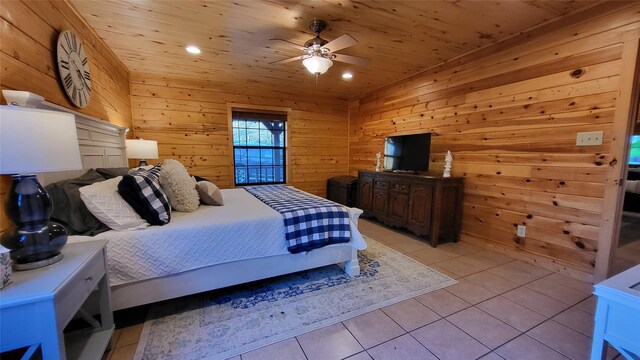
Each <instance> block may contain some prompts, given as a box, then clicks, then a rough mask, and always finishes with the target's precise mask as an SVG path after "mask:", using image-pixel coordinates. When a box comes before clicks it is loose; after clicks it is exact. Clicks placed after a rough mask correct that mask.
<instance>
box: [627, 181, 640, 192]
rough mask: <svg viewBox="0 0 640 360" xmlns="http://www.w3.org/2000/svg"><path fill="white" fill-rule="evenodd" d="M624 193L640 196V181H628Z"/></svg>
mask: <svg viewBox="0 0 640 360" xmlns="http://www.w3.org/2000/svg"><path fill="white" fill-rule="evenodd" d="M624 191H626V192H628V193H632V194H640V180H627V181H626V182H625V183H624Z"/></svg>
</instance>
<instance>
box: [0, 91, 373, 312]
mask: <svg viewBox="0 0 640 360" xmlns="http://www.w3.org/2000/svg"><path fill="white" fill-rule="evenodd" d="M36 96H37V95H36ZM5 97H6V94H5ZM31 105H32V106H33V107H37V108H41V109H49V110H58V111H65V112H68V113H72V114H74V115H75V116H76V128H77V131H78V141H79V143H80V153H81V156H82V165H83V168H84V170H81V171H67V172H60V173H49V174H46V175H43V176H38V177H39V178H40V181H41V183H42V184H44V185H46V184H49V183H52V182H55V181H59V180H63V179H69V178H73V177H77V176H79V175H81V174H82V173H84V172H85V171H86V170H88V169H91V168H98V167H128V161H127V158H126V152H125V133H126V132H127V130H128V129H126V128H123V127H120V126H117V125H113V124H110V123H108V122H105V121H102V120H99V119H96V118H92V117H89V116H86V115H84V114H81V113H78V112H75V111H72V110H69V109H66V108H63V107H60V106H58V105H55V104H51V103H48V102H46V101H44V100H42V101H41V102H40V101H38V102H36V103H35V104H31ZM347 209H348V210H349V215H350V217H351V219H352V221H353V222H354V223H355V224H356V225H357V224H358V218H359V217H360V215H361V214H362V210H360V209H356V208H347ZM107 246H108V245H107ZM331 264H340V265H341V266H343V268H344V271H345V272H346V273H347V274H348V275H350V276H355V275H358V274H359V273H360V264H359V263H358V253H357V250H356V249H355V248H354V247H353V246H351V245H350V244H334V245H329V246H325V247H323V248H320V249H316V250H313V251H310V252H307V253H298V254H285V255H276V256H269V257H263V258H257V259H247V260H240V261H233V262H228V263H223V264H218V265H213V266H208V267H204V268H199V269H195V270H190V271H185V272H181V273H178V274H173V275H169V276H164V277H159V278H153V279H148V280H142V281H137V282H132V283H128V284H121V285H116V286H112V287H111V304H112V307H113V310H120V309H125V308H130V307H133V306H138V305H144V304H149V303H153V302H157V301H162V300H167V299H172V298H176V297H180V296H185V295H191V294H196V293H200V292H204V291H208V290H214V289H220V288H223V287H227V286H231V285H237V284H243V283H247V282H250V281H255V280H261V279H266V278H270V277H274V276H278V275H285V274H290V273H293V272H297V271H302V270H307V269H313V268H317V267H321V266H325V265H331Z"/></svg>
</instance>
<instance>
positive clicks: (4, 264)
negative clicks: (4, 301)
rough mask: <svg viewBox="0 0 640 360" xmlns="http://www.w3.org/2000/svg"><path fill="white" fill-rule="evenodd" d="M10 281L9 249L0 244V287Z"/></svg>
mask: <svg viewBox="0 0 640 360" xmlns="http://www.w3.org/2000/svg"><path fill="white" fill-rule="evenodd" d="M9 283H11V258H10V257H9V249H6V248H4V247H2V246H0V289H2V288H3V287H5V286H7V285H9Z"/></svg>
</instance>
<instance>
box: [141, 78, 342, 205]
mask: <svg viewBox="0 0 640 360" xmlns="http://www.w3.org/2000/svg"><path fill="white" fill-rule="evenodd" d="M228 104H242V105H246V106H256V107H276V108H282V109H290V117H289V119H288V131H289V138H290V140H291V141H290V143H289V145H288V149H287V151H288V153H289V164H288V165H289V167H290V171H289V173H290V174H291V177H290V178H289V179H287V182H288V183H290V184H291V185H294V186H296V187H298V188H300V189H302V190H305V191H308V192H311V193H314V194H317V195H320V196H325V194H326V180H327V179H328V178H330V177H333V176H337V175H345V174H347V172H348V142H347V131H348V120H347V100H346V99H336V98H326V97H322V96H319V95H314V94H310V95H307V96H305V95H303V94H300V93H298V92H295V91H291V90H289V89H287V87H286V86H285V85H283V86H282V87H279V88H266V87H264V86H261V85H260V84H246V85H243V84H225V83H216V82H210V81H205V80H202V81H197V80H185V79H176V78H169V77H158V76H154V75H149V74H131V106H132V114H133V132H134V136H135V137H139V138H143V139H149V140H157V141H158V148H159V153H160V160H158V161H162V160H163V159H167V158H173V159H177V160H179V161H180V162H182V163H183V164H184V165H185V166H186V167H187V169H188V170H189V172H190V173H191V174H194V175H199V176H203V177H205V178H208V179H211V180H212V181H214V182H215V183H216V184H218V186H220V187H222V188H229V187H233V185H234V182H233V177H232V175H233V174H232V167H231V165H232V160H231V159H232V158H231V157H230V150H229V142H230V132H229V129H228V127H229V126H228ZM153 163H155V161H154V162H153Z"/></svg>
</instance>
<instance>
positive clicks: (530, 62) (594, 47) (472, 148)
mask: <svg viewBox="0 0 640 360" xmlns="http://www.w3.org/2000/svg"><path fill="white" fill-rule="evenodd" d="M604 6H611V7H608V8H606V7H605V8H602V7H599V8H594V9H593V10H591V11H588V12H586V13H582V14H577V15H575V16H572V17H570V18H568V19H566V20H563V22H562V23H557V24H551V25H549V26H547V27H545V28H539V29H536V30H534V31H532V32H530V33H525V34H521V35H519V36H517V37H515V38H512V39H510V40H507V41H505V42H503V43H499V44H497V45H495V46H493V47H490V48H487V49H483V50H480V51H478V52H475V53H471V54H469V55H466V56H464V57H462V58H459V59H455V60H454V61H450V62H448V63H444V64H442V65H441V66H439V67H437V68H434V69H430V70H427V71H425V72H423V73H421V74H418V75H416V76H412V77H411V78H408V79H405V80H404V81H401V82H399V83H396V84H393V85H392V86H389V87H386V88H384V89H381V90H378V91H375V92H373V93H370V94H368V95H366V96H364V97H362V98H360V99H357V100H354V101H352V102H351V103H350V105H349V109H350V133H349V151H350V173H351V174H354V175H355V174H356V173H357V171H358V170H359V169H373V168H374V166H375V153H376V152H378V151H382V150H383V140H384V137H385V136H388V135H397V134H410V133H418V132H432V134H433V137H432V145H431V164H430V169H431V170H432V171H433V172H435V173H441V171H442V169H443V165H444V164H443V163H444V156H445V153H446V151H447V150H451V151H452V153H453V159H454V160H453V171H452V172H453V175H455V176H464V177H465V194H464V215H463V226H462V234H461V239H462V240H463V241H466V242H470V243H473V244H478V245H481V246H484V247H489V248H492V249H495V250H499V251H503V252H507V253H510V254H511V255H515V256H517V257H519V258H521V259H523V260H527V261H530V262H536V263H538V264H540V265H542V266H545V267H547V268H549V269H552V270H554V271H559V272H563V273H566V274H568V275H570V276H574V277H577V278H581V279H584V280H593V273H594V264H595V259H596V252H597V250H598V247H599V245H600V242H601V239H600V237H599V236H600V235H599V231H600V227H601V226H602V215H603V207H604V206H603V199H604V193H605V184H606V183H607V180H606V179H607V175H608V171H609V168H610V166H611V164H614V163H615V162H616V161H617V160H616V159H612V156H610V152H611V150H612V148H611V143H612V139H613V138H614V137H615V136H621V135H624V134H613V133H612V129H613V119H614V113H615V112H616V111H617V109H616V108H615V104H616V100H617V98H618V96H619V86H620V83H621V82H622V79H620V73H621V67H622V60H623V59H622V54H623V40H625V39H629V38H634V39H637V38H638V37H639V34H640V31H639V30H640V6H639V5H633V4H632V3H626V4H620V3H615V4H605V5H604ZM612 8H617V10H613V12H611V9H612ZM607 12H609V14H608V15H602V14H603V13H607ZM576 69H582V70H583V74H582V75H581V76H579V77H572V76H571V74H572V72H573V71H574V70H576ZM618 110H620V111H624V110H625V109H618ZM583 131H604V142H603V144H602V145H600V146H589V147H577V146H576V133H577V132H583ZM518 224H525V225H527V233H526V238H525V239H519V238H517V237H516V226H517V225H518Z"/></svg>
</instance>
